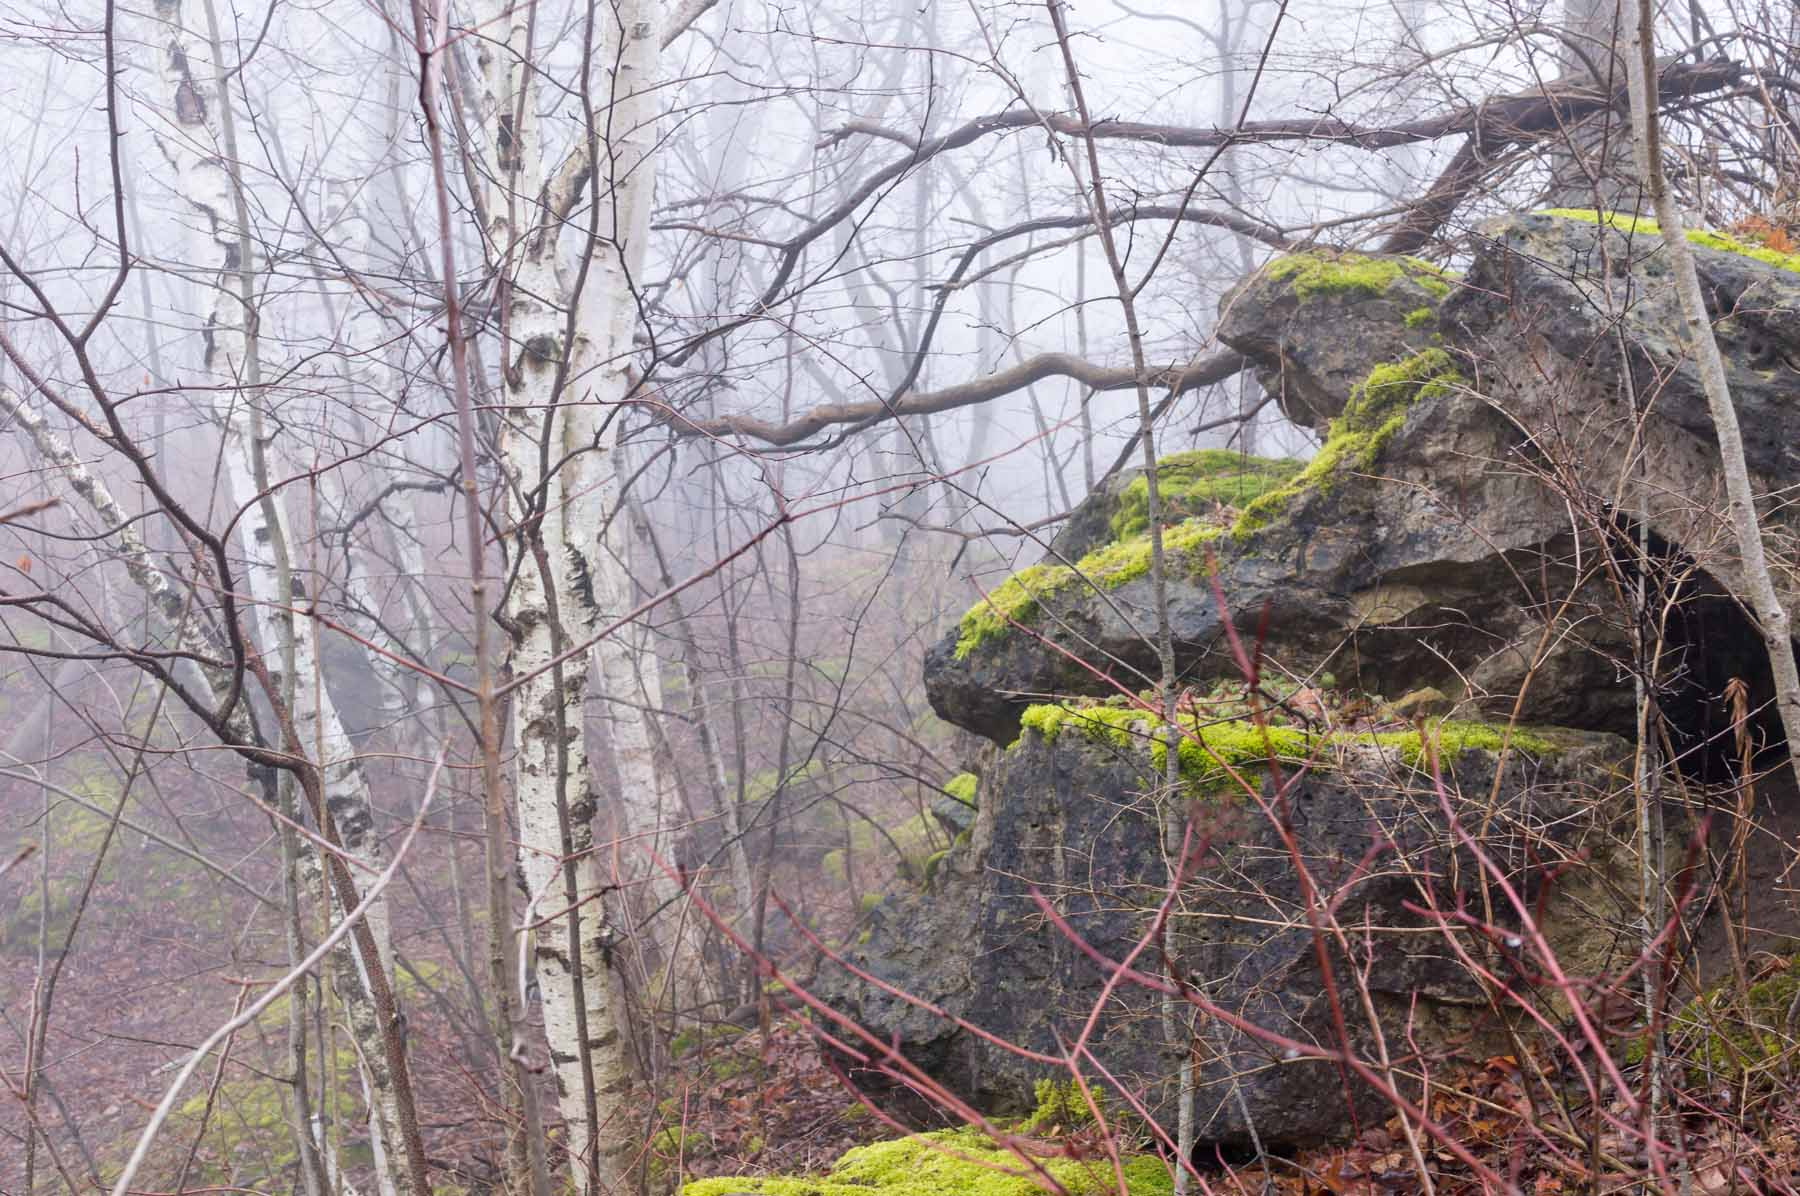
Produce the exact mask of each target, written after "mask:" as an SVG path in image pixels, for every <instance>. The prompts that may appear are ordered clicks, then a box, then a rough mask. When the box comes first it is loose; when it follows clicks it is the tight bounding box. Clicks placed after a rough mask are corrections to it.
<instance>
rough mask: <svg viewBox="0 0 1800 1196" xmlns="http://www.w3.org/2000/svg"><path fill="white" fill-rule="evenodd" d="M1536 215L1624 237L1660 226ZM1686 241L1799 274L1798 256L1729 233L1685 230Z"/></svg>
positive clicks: (1566, 212) (1623, 218) (1572, 213)
mask: <svg viewBox="0 0 1800 1196" xmlns="http://www.w3.org/2000/svg"><path fill="white" fill-rule="evenodd" d="M1539 215H1542V216H1560V217H1561V218H1562V219H1564V220H1583V221H1586V222H1587V223H1589V224H1604V225H1606V226H1607V227H1608V228H1613V229H1617V230H1618V231H1619V232H1622V233H1626V234H1628V235H1642V236H1646V237H1660V236H1662V226H1660V225H1659V224H1657V223H1656V221H1654V220H1647V219H1645V218H1644V217H1642V216H1633V215H1630V214H1628V213H1625V212H1597V211H1595V210H1594V209H1593V208H1550V209H1548V210H1546V211H1543V212H1540V213H1539ZM1687 239H1688V240H1689V241H1692V242H1693V243H1694V244H1695V245H1700V246H1704V247H1705V248H1707V249H1722V250H1724V251H1725V252H1726V253H1738V254H1742V255H1743V256H1745V257H1748V258H1754V259H1755V260H1757V261H1759V262H1762V263H1764V264H1765V265H1770V266H1775V267H1778V268H1779V269H1782V270H1792V271H1794V272H1795V273H1800V253H1782V252H1781V251H1780V250H1778V249H1770V248H1769V247H1768V246H1766V245H1758V244H1756V243H1755V242H1753V241H1745V240H1742V239H1740V238H1738V237H1734V236H1732V235H1731V234H1730V233H1720V232H1713V231H1712V230H1711V229H1704V228H1690V229H1688V230H1687Z"/></svg>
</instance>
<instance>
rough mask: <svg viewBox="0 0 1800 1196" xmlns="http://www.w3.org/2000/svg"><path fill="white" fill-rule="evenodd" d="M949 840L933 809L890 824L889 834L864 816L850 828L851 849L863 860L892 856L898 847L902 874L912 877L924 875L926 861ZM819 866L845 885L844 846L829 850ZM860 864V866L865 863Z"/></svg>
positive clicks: (826, 873) (833, 878) (827, 874)
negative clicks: (878, 828) (934, 815)
mask: <svg viewBox="0 0 1800 1196" xmlns="http://www.w3.org/2000/svg"><path fill="white" fill-rule="evenodd" d="M948 842H949V836H948V835H946V834H945V833H944V831H943V829H942V828H941V827H940V826H939V825H938V822H937V819H935V818H933V817H932V816H931V814H930V813H929V812H927V813H922V814H914V815H913V816H912V817H910V818H908V819H906V820H905V821H904V822H901V823H898V824H897V825H895V826H891V827H888V828H887V833H886V834H885V835H884V834H882V833H881V832H880V831H879V830H877V829H876V828H875V826H874V825H873V824H871V823H869V822H868V821H867V820H865V819H861V818H859V819H857V820H856V822H855V823H854V824H852V825H851V827H850V850H851V852H852V853H854V854H855V855H856V856H857V857H858V859H859V860H860V859H861V858H862V857H864V856H880V857H890V856H892V855H893V854H894V852H895V851H896V850H897V851H898V852H899V859H898V861H897V863H898V866H899V868H900V871H901V873H902V874H903V875H906V876H911V877H919V876H923V875H924V874H925V862H926V861H927V860H929V859H930V858H931V855H932V853H933V852H936V851H938V850H940V849H941V848H943V847H944V846H945V845H946V844H947V843H948ZM819 867H820V868H821V869H822V870H823V871H824V873H825V875H826V876H828V877H830V878H831V879H832V880H834V881H836V882H837V883H839V884H842V883H843V882H844V880H845V879H846V872H845V868H844V849H843V848H841V847H839V848H836V849H834V850H832V851H828V852H826V853H825V856H824V858H823V859H821V860H820V861H819ZM858 867H859V869H860V867H861V865H860V864H859V865H858Z"/></svg>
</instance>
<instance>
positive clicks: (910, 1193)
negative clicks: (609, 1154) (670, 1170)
mask: <svg viewBox="0 0 1800 1196" xmlns="http://www.w3.org/2000/svg"><path fill="white" fill-rule="evenodd" d="M1036 1162H1037V1164H1038V1166H1040V1167H1041V1168H1042V1169H1043V1170H1044V1171H1045V1172H1047V1173H1048V1174H1049V1175H1050V1177H1051V1178H1052V1179H1053V1180H1054V1181H1055V1182H1056V1183H1057V1184H1058V1185H1060V1186H1061V1187H1062V1189H1063V1190H1064V1191H1065V1192H1067V1193H1068V1194H1069V1196H1105V1194H1107V1193H1112V1192H1114V1191H1116V1190H1117V1186H1116V1181H1115V1179H1114V1176H1113V1169H1112V1164H1111V1162H1110V1161H1109V1160H1108V1159H1107V1158H1106V1156H1105V1155H1103V1154H1102V1155H1099V1156H1097V1157H1093V1158H1088V1159H1071V1158H1042V1159H1038V1160H1036ZM1124 1169H1125V1183H1126V1188H1127V1190H1128V1192H1129V1193H1130V1196H1170V1193H1171V1192H1172V1191H1173V1188H1174V1185H1173V1183H1172V1181H1171V1179H1170V1175H1169V1171H1168V1168H1167V1167H1165V1166H1164V1165H1163V1163H1162V1161H1161V1160H1159V1159H1157V1158H1156V1157H1155V1156H1154V1155H1136V1156H1131V1157H1128V1158H1127V1159H1126V1160H1125V1164H1124ZM1009 1173H1010V1174H1009ZM1044 1190H1045V1184H1044V1183H1043V1182H1042V1180H1041V1179H1039V1178H1038V1177H1037V1174H1036V1172H1035V1171H1034V1170H1033V1168H1032V1166H1031V1165H1030V1164H1029V1163H1027V1162H1026V1161H1025V1160H1023V1159H1021V1158H1020V1157H1019V1156H1018V1155H1016V1154H1014V1153H1012V1152H1011V1151H1008V1150H1005V1149H1003V1148H1002V1147H1000V1146H997V1145H996V1144H995V1143H994V1142H993V1141H992V1140H991V1139H989V1138H987V1137H985V1136H983V1135H982V1134H981V1133H979V1132H978V1131H976V1130H973V1129H960V1130H940V1131H938V1132H936V1133H931V1134H914V1135H912V1136H910V1137H906V1138H899V1139H895V1140H893V1141H889V1142H876V1143H872V1144H871V1145H868V1146H859V1147H857V1148H856V1149H855V1150H852V1151H849V1152H848V1153H846V1154H845V1155H844V1156H843V1157H842V1158H840V1159H839V1160H838V1161H837V1164H836V1165H835V1166H834V1167H833V1168H832V1169H831V1171H830V1173H829V1174H827V1175H825V1176H823V1177H821V1178H818V1179H808V1178H797V1177H790V1176H721V1177H718V1178H713V1179H702V1180H696V1181H694V1182H693V1183H690V1184H687V1185H685V1186H684V1187H683V1188H682V1196H730V1194H731V1193H746V1194H756V1196H877V1194H879V1196H1042V1193H1043V1192H1044Z"/></svg>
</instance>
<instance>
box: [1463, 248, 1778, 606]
mask: <svg viewBox="0 0 1800 1196" xmlns="http://www.w3.org/2000/svg"><path fill="white" fill-rule="evenodd" d="M1487 235H1488V238H1489V239H1488V241H1487V243H1486V247H1485V248H1484V250H1483V251H1482V252H1481V253H1480V254H1479V255H1478V256H1477V258H1476V260H1475V262H1474V265H1473V268H1472V269H1471V270H1470V272H1469V276H1468V279H1467V283H1466V285H1465V286H1464V287H1462V288H1461V289H1460V290H1459V291H1458V292H1457V294H1456V295H1455V296H1454V297H1453V299H1452V300H1451V301H1450V302H1449V303H1447V304H1446V305H1445V308H1444V311H1443V319H1444V322H1445V324H1446V325H1447V326H1448V327H1449V329H1450V331H1451V334H1452V335H1453V336H1454V339H1455V341H1456V343H1457V345H1458V348H1459V351H1460V352H1461V353H1463V354H1465V355H1466V356H1468V357H1469V358H1470V359H1471V360H1475V361H1480V362H1481V363H1483V367H1484V368H1483V375H1482V390H1483V392H1484V393H1485V394H1486V396H1487V397H1488V398H1489V399H1491V400H1492V401H1493V402H1494V403H1495V404H1497V405H1498V406H1499V407H1500V408H1502V409H1503V410H1504V411H1505V412H1506V414H1507V415H1508V416H1509V417H1510V418H1511V419H1513V420H1515V421H1517V423H1518V424H1519V426H1520V427H1521V428H1522V429H1526V430H1529V432H1530V434H1531V437H1532V440H1533V442H1534V443H1533V445H1532V451H1533V452H1534V454H1535V455H1537V456H1540V457H1543V458H1545V459H1551V460H1563V461H1571V462H1575V463H1578V465H1579V467H1580V469H1581V471H1582V474H1583V477H1584V480H1585V481H1586V483H1587V486H1588V488H1589V489H1591V490H1592V491H1594V492H1596V493H1600V494H1608V493H1622V494H1626V495H1634V494H1641V496H1642V497H1641V501H1643V502H1644V503H1645V504H1646V505H1647V507H1648V509H1649V515H1650V527H1651V530H1652V531H1654V532H1655V533H1656V534H1657V535H1658V536H1659V537H1661V538H1662V539H1663V540H1664V541H1666V542H1668V543H1670V544H1673V545H1678V546H1679V547H1680V548H1681V550H1682V551H1683V552H1685V553H1686V554H1687V555H1688V556H1690V557H1692V558H1693V559H1694V560H1695V561H1696V562H1697V563H1698V564H1699V565H1700V566H1701V567H1702V568H1704V569H1705V570H1706V571H1707V572H1708V573H1709V574H1711V575H1712V576H1713V577H1715V578H1717V579H1718V580H1719V581H1720V582H1721V583H1722V584H1723V585H1724V586H1725V587H1726V588H1727V589H1729V590H1732V591H1733V592H1740V588H1739V585H1738V577H1739V564H1738V562H1737V560H1736V554H1735V550H1733V549H1732V548H1731V547H1730V545H1729V542H1728V541H1729V536H1728V535H1725V536H1722V535H1721V534H1720V532H1721V530H1722V529H1721V527H1720V524H1719V519H1718V514H1719V512H1722V511H1724V510H1725V501H1724V493H1725V486H1724V481H1723V477H1722V475H1721V473H1720V470H1719V466H1718V464H1717V461H1718V442H1717V440H1716V439H1715V437H1714V434H1713V428H1712V419H1711V417H1710V416H1709V414H1708V413H1707V408H1706V396H1705V394H1704V392H1703V391H1702V389H1701V386H1700V379H1699V375H1698V372H1697V369H1696V367H1695V365H1694V363H1693V360H1692V355H1691V354H1690V353H1689V352H1688V350H1687V341H1686V333H1685V329H1686V321H1685V319H1684V318H1683V315H1682V311H1681V304H1680V301H1679V297H1678V296H1677V294H1676V292H1675V289H1674V286H1673V284H1672V283H1671V281H1670V279H1669V274H1668V264H1667V258H1666V252H1665V250H1664V249H1663V246H1662V242H1661V239H1660V236H1659V235H1656V234H1653V233H1647V232H1638V233H1633V234H1630V235H1627V234H1625V233H1623V232H1620V231H1618V230H1616V229H1613V228H1603V227H1601V226H1598V225H1595V224H1590V223H1587V222H1585V221H1579V220H1569V219H1560V218H1555V217H1550V216H1541V215H1538V216H1515V217H1511V218H1509V219H1507V220H1504V221H1501V222H1499V223H1496V224H1495V225H1492V226H1490V228H1489V229H1488V230H1487ZM1694 256H1695V264H1696V266H1697V267H1698V270H1699V274H1700V280H1701V286H1702V288H1703V289H1704V291H1705V292H1706V295H1707V299H1708V306H1709V309H1710V310H1711V313H1712V315H1713V335H1714V336H1715V337H1716V338H1717V339H1718V342H1719V348H1720V350H1721V352H1722V353H1723V355H1724V358H1725V363H1726V369H1727V374H1728V378H1729V382H1730V385H1731V397H1732V404H1733V406H1735V407H1736V409H1737V413H1738V422H1739V424H1740V426H1741V429H1742V432H1743V440H1744V454H1745V457H1746V459H1747V461H1748V463H1749V466H1750V469H1751V473H1752V481H1753V482H1755V483H1756V488H1757V490H1758V491H1759V492H1761V493H1770V492H1772V491H1775V490H1779V489H1781V488H1782V487H1785V486H1791V485H1792V484H1793V483H1794V482H1795V480H1796V479H1797V478H1800V402H1797V401H1796V400H1797V399H1800V273H1796V272H1795V271H1794V270H1792V269H1782V268H1780V267H1778V266H1775V265H1771V264H1768V263H1766V262H1762V261H1758V260H1756V259H1755V258H1753V257H1750V256H1747V255H1745V254H1743V253H1736V252H1727V251H1724V250H1719V249H1713V248H1708V247H1707V246H1706V245H1705V244H1704V243H1702V244H1699V245H1697V246H1696V247H1695V255H1694ZM1789 260H1790V261H1794V260H1796V259H1789ZM1627 367H1629V368H1627ZM1627 379H1628V380H1629V382H1630V385H1626V381H1627ZM1634 399H1635V401H1636V403H1637V405H1638V408H1639V409H1640V410H1644V411H1647V415H1646V416H1645V417H1644V418H1643V419H1642V421H1641V423H1642V430H1641V432H1640V433H1638V436H1637V439H1636V440H1635V441H1634V439H1633V428H1634V426H1635V425H1636V424H1637V423H1638V422H1639V421H1637V420H1634V418H1633V415H1632V411H1633V400H1634ZM1640 465H1641V468H1642V470H1643V474H1644V477H1643V479H1642V482H1641V484H1638V485H1634V484H1633V483H1634V478H1633V477H1632V474H1633V471H1634V470H1636V469H1638V468H1639V467H1640ZM1709 508H1710V509H1709ZM1764 518H1765V521H1766V522H1767V524H1768V527H1767V531H1768V533H1769V534H1770V535H1771V536H1773V538H1774V540H1775V548H1776V553H1775V555H1776V558H1777V564H1778V568H1777V575H1776V585H1777V589H1778V591H1779V592H1780V594H1781V596H1782V601H1783V603H1784V605H1786V606H1787V608H1788V611H1789V613H1790V615H1791V614H1793V613H1795V612H1796V611H1797V610H1800V578H1797V577H1796V574H1795V561H1794V553H1793V544H1794V537H1795V533H1796V530H1800V529H1797V527H1796V524H1795V521H1794V518H1793V516H1792V514H1791V513H1790V512H1789V511H1786V510H1779V509H1770V510H1765V512H1764Z"/></svg>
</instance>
